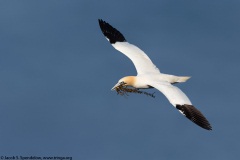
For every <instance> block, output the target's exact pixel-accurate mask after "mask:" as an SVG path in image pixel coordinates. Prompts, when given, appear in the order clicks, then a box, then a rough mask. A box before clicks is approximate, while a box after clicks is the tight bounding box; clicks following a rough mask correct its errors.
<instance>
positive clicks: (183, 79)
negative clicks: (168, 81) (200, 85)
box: [177, 76, 191, 83]
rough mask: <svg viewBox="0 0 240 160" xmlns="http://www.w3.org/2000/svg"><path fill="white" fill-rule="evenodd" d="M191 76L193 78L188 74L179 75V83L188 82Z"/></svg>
mask: <svg viewBox="0 0 240 160" xmlns="http://www.w3.org/2000/svg"><path fill="white" fill-rule="evenodd" d="M189 78H191V77H188V76H184V77H178V78H177V82H178V83H180V82H186V81H187V80H188V79H189Z"/></svg>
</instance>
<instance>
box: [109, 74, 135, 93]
mask: <svg viewBox="0 0 240 160" xmlns="http://www.w3.org/2000/svg"><path fill="white" fill-rule="evenodd" d="M135 81H136V77H134V76H127V77H123V78H121V79H120V80H119V81H118V83H117V84H116V85H115V86H114V87H113V88H112V90H115V89H116V88H118V87H119V86H120V85H121V86H131V87H134V84H135Z"/></svg>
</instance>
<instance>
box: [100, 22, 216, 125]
mask: <svg viewBox="0 0 240 160" xmlns="http://www.w3.org/2000/svg"><path fill="white" fill-rule="evenodd" d="M98 22H99V26H100V28H101V31H102V33H103V34H104V36H105V37H106V38H107V40H108V41H109V42H110V43H111V45H112V46H113V47H114V48H115V49H116V50H118V51H120V52H122V53H123V54H124V55H126V56H127V57H128V58H130V59H131V61H132V62H133V64H134V66H135V68H136V70H137V76H126V77H123V78H121V79H120V80H119V81H118V83H117V84H116V85H115V86H114V87H113V88H112V90H115V89H116V88H117V87H118V86H119V85H122V84H124V85H126V86H131V87H134V88H140V89H147V88H156V89H158V90H159V91H160V92H162V93H163V94H164V95H165V96H166V98H167V99H168V100H169V102H170V103H171V104H172V105H173V106H174V107H175V108H176V109H177V110H178V111H179V112H180V113H182V114H183V115H184V116H186V117H187V118H188V119H190V120H191V121H192V122H194V123H195V124H197V125H198V126H200V127H202V128H204V129H206V130H212V127H211V125H210V123H209V122H208V120H207V119H206V118H205V117H204V115H203V114H202V113H201V112H200V111H199V110H198V109H197V108H195V107H194V106H193V105H192V103H191V101H190V100H189V99H188V97H187V96H186V95H185V94H184V93H183V92H182V91H181V90H180V89H179V88H178V87H176V86H173V85H172V84H174V83H179V82H186V81H187V80H188V79H189V78H190V77H182V76H174V75H169V74H163V73H161V72H160V70H159V69H158V68H157V67H156V66H155V65H154V64H153V62H152V61H151V59H150V58H149V57H148V56H147V55H146V54H145V53H144V52H143V51H142V50H141V49H139V48H138V47H137V46H135V45H133V44H130V43H128V42H127V40H126V39H125V37H124V36H123V35H122V34H121V33H120V32H119V31H118V30H117V29H116V28H114V27H112V26H111V25H110V24H108V23H107V22H105V21H103V20H102V19H99V20H98Z"/></svg>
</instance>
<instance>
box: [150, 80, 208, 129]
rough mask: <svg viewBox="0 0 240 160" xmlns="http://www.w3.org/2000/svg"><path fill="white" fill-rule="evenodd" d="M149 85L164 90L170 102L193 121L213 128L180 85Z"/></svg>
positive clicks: (164, 83)
mask: <svg viewBox="0 0 240 160" xmlns="http://www.w3.org/2000/svg"><path fill="white" fill-rule="evenodd" d="M149 85H151V86H152V87H154V88H156V89H158V90H159V91H160V92H162V93H163V94H164V95H165V96H166V97H167V99H168V100H169V101H170V103H171V104H172V105H173V106H174V107H175V108H177V109H178V111H179V112H180V113H182V114H183V115H184V116H186V117H187V118H188V119H190V120H191V121H192V122H194V123H195V124H197V125H199V126H200V127H202V128H204V129H207V130H212V127H211V125H210V123H209V122H208V120H207V119H206V118H205V117H204V115H203V114H202V113H201V112H200V111H199V110H198V109H197V108H195V107H194V106H193V105H192V103H191V101H190V100H189V99H188V97H187V96H186V95H185V94H184V93H183V92H182V91H181V90H180V89H179V88H178V87H176V86H173V85H171V84H170V83H166V82H157V83H149Z"/></svg>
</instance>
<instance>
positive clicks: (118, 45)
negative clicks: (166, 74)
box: [98, 19, 160, 75]
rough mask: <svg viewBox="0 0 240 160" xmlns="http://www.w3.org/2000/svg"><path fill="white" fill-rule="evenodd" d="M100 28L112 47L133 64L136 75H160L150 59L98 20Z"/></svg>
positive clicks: (106, 24) (105, 23) (118, 33)
mask: <svg viewBox="0 0 240 160" xmlns="http://www.w3.org/2000/svg"><path fill="white" fill-rule="evenodd" d="M98 21H99V25H100V28H101V30H102V32H103V34H104V36H105V37H106V38H107V40H108V41H109V42H110V43H111V44H112V46H113V47H114V48H115V49H116V50H118V51H120V52H122V53H123V54H125V55H126V56H127V57H128V58H130V59H131V61H132V62H133V64H134V66H135V68H136V70H137V73H138V75H140V74H146V73H160V71H159V69H158V68H157V67H156V66H155V65H154V64H153V63H152V61H151V59H150V58H149V57H148V56H147V55H146V54H145V53H144V52H143V51H142V50H141V49H139V48H138V47H137V46H135V45H133V44H130V43H128V42H127V41H126V39H125V38H124V36H123V35H122V34H121V33H120V32H119V31H118V30H117V29H116V28H114V27H112V26H111V25H110V24H108V23H107V22H105V21H103V20H101V19H99V20H98Z"/></svg>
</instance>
